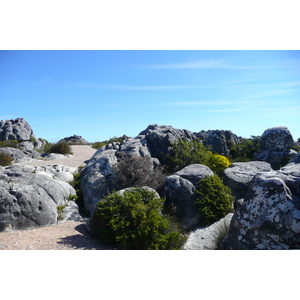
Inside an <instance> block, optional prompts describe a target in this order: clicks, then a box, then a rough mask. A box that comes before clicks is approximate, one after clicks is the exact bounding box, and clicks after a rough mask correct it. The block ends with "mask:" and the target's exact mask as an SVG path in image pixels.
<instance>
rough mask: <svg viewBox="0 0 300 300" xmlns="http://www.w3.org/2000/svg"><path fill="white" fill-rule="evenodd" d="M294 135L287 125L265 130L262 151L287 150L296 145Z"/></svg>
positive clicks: (261, 140) (262, 138) (262, 137)
mask: <svg viewBox="0 0 300 300" xmlns="http://www.w3.org/2000/svg"><path fill="white" fill-rule="evenodd" d="M294 144H295V142H294V140H293V136H292V135H291V133H290V131H289V130H288V129H287V127H283V126H280V127H273V128H269V129H267V130H265V131H264V133H263V134H262V136H261V139H260V150H261V151H268V150H271V151H286V150H290V149H291V148H292V147H293V146H294Z"/></svg>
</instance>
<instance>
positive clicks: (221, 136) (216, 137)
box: [203, 130, 240, 155]
mask: <svg viewBox="0 0 300 300" xmlns="http://www.w3.org/2000/svg"><path fill="white" fill-rule="evenodd" d="M227 141H231V142H232V144H233V145H237V144H239V143H240V138H239V137H237V136H236V135H235V134H234V133H232V132H231V131H230V130H211V131H210V132H209V134H208V135H207V136H206V137H205V139H204V141H203V144H204V146H206V147H209V148H210V149H211V151H212V152H213V153H218V154H220V155H229V154H230V150H229V149H228V146H227Z"/></svg>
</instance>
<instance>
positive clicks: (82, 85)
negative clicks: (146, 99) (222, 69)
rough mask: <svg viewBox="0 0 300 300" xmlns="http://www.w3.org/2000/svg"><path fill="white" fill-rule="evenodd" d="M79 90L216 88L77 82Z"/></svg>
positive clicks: (205, 87)
mask: <svg viewBox="0 0 300 300" xmlns="http://www.w3.org/2000/svg"><path fill="white" fill-rule="evenodd" d="M73 85H74V86H76V87H79V88H92V89H109V90H128V91H138V90H145V91H161V90H188V89H207V88H216V87H217V86H213V85H212V86H202V85H156V86H155V85H154V86H151V85H149V86H130V85H106V84H100V83H93V82H77V83H75V84H73Z"/></svg>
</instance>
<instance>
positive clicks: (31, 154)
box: [0, 147, 41, 163]
mask: <svg viewBox="0 0 300 300" xmlns="http://www.w3.org/2000/svg"><path fill="white" fill-rule="evenodd" d="M0 152H1V153H5V154H6V155H7V156H9V157H10V158H11V159H12V160H13V162H16V163H19V162H26V161H29V160H31V159H39V158H41V154H40V153H38V152H36V151H34V150H19V149H17V148H12V147H3V148H0Z"/></svg>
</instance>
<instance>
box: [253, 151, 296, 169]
mask: <svg viewBox="0 0 300 300" xmlns="http://www.w3.org/2000/svg"><path fill="white" fill-rule="evenodd" d="M296 155H297V152H296V151H295V150H293V149H290V150H284V151H272V150H267V151H262V152H256V153H255V154H254V159H255V160H258V161H265V162H268V163H270V165H271V166H272V168H273V169H275V170H277V169H279V168H280V167H281V166H282V165H285V164H287V163H288V162H289V161H290V160H292V159H293V158H294V157H295V156H296Z"/></svg>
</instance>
